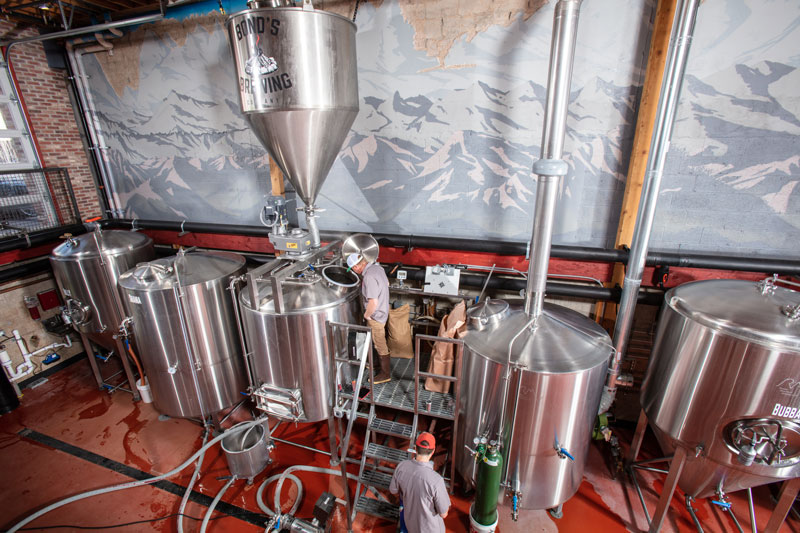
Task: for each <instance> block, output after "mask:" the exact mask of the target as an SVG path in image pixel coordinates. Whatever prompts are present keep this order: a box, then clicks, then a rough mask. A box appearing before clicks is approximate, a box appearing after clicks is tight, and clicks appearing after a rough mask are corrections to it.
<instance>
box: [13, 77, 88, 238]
mask: <svg viewBox="0 0 800 533" xmlns="http://www.w3.org/2000/svg"><path fill="white" fill-rule="evenodd" d="M54 200H58V203H56V202H55V201H54ZM77 217H78V215H77V207H76V206H75V200H74V197H73V195H72V189H71V187H70V185H69V176H68V175H67V172H66V170H65V169H42V168H41V164H40V163H39V158H38V156H37V154H36V150H34V147H33V142H32V139H31V135H30V132H29V131H28V127H27V124H26V123H25V120H24V117H23V115H22V109H21V106H20V102H19V99H18V98H17V94H16V92H15V91H14V88H13V86H12V84H11V78H10V74H9V71H8V66H7V64H5V63H3V64H2V67H1V68H0V239H2V238H11V237H19V236H22V235H27V234H29V233H33V232H36V231H41V230H46V229H51V228H57V227H59V226H62V225H66V224H68V223H73V222H75V220H76V219H77Z"/></svg>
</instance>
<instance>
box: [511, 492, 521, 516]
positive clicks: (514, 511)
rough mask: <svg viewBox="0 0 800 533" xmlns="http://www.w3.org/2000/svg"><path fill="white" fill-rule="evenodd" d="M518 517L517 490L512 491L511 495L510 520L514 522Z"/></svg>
mask: <svg viewBox="0 0 800 533" xmlns="http://www.w3.org/2000/svg"><path fill="white" fill-rule="evenodd" d="M518 518H519V492H517V491H514V494H513V495H512V496H511V520H513V521H514V522H516V521H517V519H518Z"/></svg>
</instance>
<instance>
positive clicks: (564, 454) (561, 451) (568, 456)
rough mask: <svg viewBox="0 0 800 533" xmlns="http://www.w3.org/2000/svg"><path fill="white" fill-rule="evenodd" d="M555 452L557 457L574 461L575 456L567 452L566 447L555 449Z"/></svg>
mask: <svg viewBox="0 0 800 533" xmlns="http://www.w3.org/2000/svg"><path fill="white" fill-rule="evenodd" d="M556 453H557V454H558V456H559V457H561V458H562V459H569V460H570V461H575V458H574V457H573V456H572V454H571V453H569V452H568V451H567V449H566V448H559V449H557V450H556Z"/></svg>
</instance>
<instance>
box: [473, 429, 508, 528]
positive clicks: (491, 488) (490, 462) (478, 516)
mask: <svg viewBox="0 0 800 533" xmlns="http://www.w3.org/2000/svg"><path fill="white" fill-rule="evenodd" d="M476 460H477V461H478V479H477V486H476V489H475V504H474V505H473V507H472V519H473V520H475V521H476V522H478V523H479V524H481V525H484V526H489V525H492V524H494V523H495V522H496V521H497V498H498V496H499V495H500V477H501V476H502V473H503V456H502V455H500V450H499V449H498V448H497V446H494V445H491V444H490V445H489V446H487V447H486V448H484V447H483V446H482V445H481V446H479V447H478V450H477V455H476Z"/></svg>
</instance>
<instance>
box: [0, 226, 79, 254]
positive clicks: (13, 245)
mask: <svg viewBox="0 0 800 533" xmlns="http://www.w3.org/2000/svg"><path fill="white" fill-rule="evenodd" d="M85 231H86V228H84V227H83V224H70V225H69V226H62V227H60V228H55V229H50V230H44V231H37V232H36V233H33V234H28V236H23V237H14V238H8V239H3V240H2V241H0V253H2V252H9V251H11V250H25V249H27V248H33V247H34V246H39V245H40V244H47V243H50V242H53V241H54V240H56V239H58V238H59V237H61V236H62V235H64V234H65V233H71V234H73V235H78V234H81V233H84V232H85Z"/></svg>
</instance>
